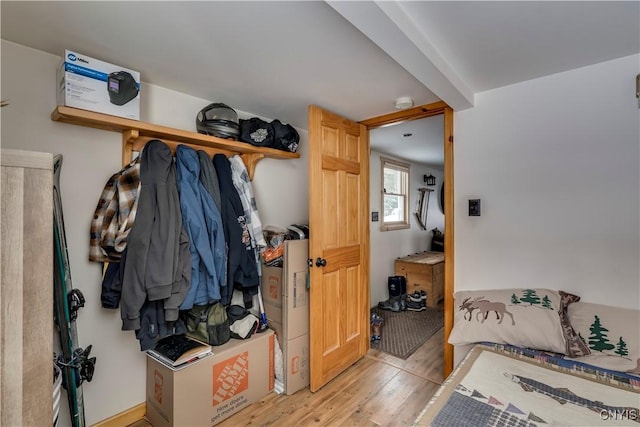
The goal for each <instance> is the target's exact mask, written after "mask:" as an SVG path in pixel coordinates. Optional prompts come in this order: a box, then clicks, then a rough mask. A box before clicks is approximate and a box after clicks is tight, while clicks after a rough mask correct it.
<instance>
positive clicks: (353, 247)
mask: <svg viewBox="0 0 640 427" xmlns="http://www.w3.org/2000/svg"><path fill="white" fill-rule="evenodd" d="M368 135H369V134H368V131H367V128H366V127H365V126H364V125H361V124H359V123H355V122H352V121H350V120H348V119H345V118H343V117H340V116H338V115H336V114H333V113H331V112H329V111H326V110H323V109H321V108H319V107H317V106H313V105H312V106H309V224H310V239H309V240H310V241H309V257H310V258H311V261H312V264H313V266H312V267H311V268H310V274H311V286H310V294H309V296H310V298H309V299H310V315H309V318H310V319H309V320H310V325H309V326H310V356H311V357H310V370H311V375H310V377H311V378H310V382H311V385H310V389H311V391H316V390H318V389H320V388H321V387H322V386H323V385H324V384H326V383H327V382H329V381H330V380H331V379H333V378H335V377H336V376H337V375H338V374H340V373H341V372H342V371H344V370H345V369H346V368H348V367H349V366H351V365H352V364H353V363H355V362H357V361H358V360H359V359H361V358H362V357H363V356H364V355H365V353H366V352H367V350H368V349H369V222H368V212H369V136H368ZM317 261H319V264H322V263H324V264H325V265H324V266H322V265H316V262H317Z"/></svg>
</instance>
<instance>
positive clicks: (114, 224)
mask: <svg viewBox="0 0 640 427" xmlns="http://www.w3.org/2000/svg"><path fill="white" fill-rule="evenodd" d="M139 191H140V156H138V157H137V158H136V159H134V160H133V161H131V163H129V164H128V165H127V166H125V167H124V168H123V169H122V170H120V171H119V172H117V173H115V174H114V175H112V176H111V178H109V180H108V181H107V183H106V185H105V187H104V189H103V190H102V194H101V195H100V200H99V201H98V205H97V207H96V210H95V213H94V215H93V219H92V220H91V231H90V242H89V261H95V262H107V261H116V262H117V261H120V256H121V254H122V251H124V249H125V248H126V245H127V236H128V235H129V231H130V230H131V227H132V226H133V222H134V221H135V218H136V211H137V207H138V193H139Z"/></svg>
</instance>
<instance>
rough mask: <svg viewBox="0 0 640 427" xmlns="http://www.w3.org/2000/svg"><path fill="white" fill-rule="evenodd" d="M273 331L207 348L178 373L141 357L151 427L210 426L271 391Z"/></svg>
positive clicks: (151, 359)
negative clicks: (210, 351)
mask: <svg viewBox="0 0 640 427" xmlns="http://www.w3.org/2000/svg"><path fill="white" fill-rule="evenodd" d="M274 345H275V340H274V333H273V331H270V330H269V331H265V332H263V333H259V334H253V335H252V337H251V338H249V339H247V340H238V339H232V340H230V341H229V342H228V343H226V344H224V345H221V346H216V347H213V353H214V354H213V356H209V357H206V358H204V359H201V360H199V361H197V362H195V363H194V364H193V366H188V367H186V368H184V369H180V370H176V371H174V370H172V369H171V368H169V367H168V366H166V365H165V364H163V363H161V362H159V361H158V360H156V359H154V358H153V357H150V356H148V357H147V398H146V403H147V414H146V417H147V419H148V420H149V422H150V423H151V424H152V425H153V426H154V427H168V426H186V425H188V426H211V425H214V424H217V423H219V422H221V421H222V420H224V419H226V418H228V417H230V416H231V415H233V414H234V413H236V412H238V411H239V410H241V409H242V408H245V407H246V406H248V405H249V404H251V403H253V402H256V401H258V400H260V399H262V398H263V397H264V396H266V395H267V394H269V393H270V392H272V391H273V383H274V352H273V349H274Z"/></svg>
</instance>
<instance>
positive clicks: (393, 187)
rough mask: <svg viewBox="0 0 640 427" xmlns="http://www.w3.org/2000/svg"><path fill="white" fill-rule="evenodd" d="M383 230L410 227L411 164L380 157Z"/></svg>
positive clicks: (381, 227)
mask: <svg viewBox="0 0 640 427" xmlns="http://www.w3.org/2000/svg"><path fill="white" fill-rule="evenodd" d="M380 163H381V168H382V173H381V175H382V186H381V187H382V191H381V193H382V194H381V196H380V199H381V203H382V207H381V209H380V210H381V211H382V224H381V226H380V229H381V230H382V231H388V230H398V229H402V228H409V164H407V163H402V162H398V161H396V160H391V159H386V158H383V157H381V158H380Z"/></svg>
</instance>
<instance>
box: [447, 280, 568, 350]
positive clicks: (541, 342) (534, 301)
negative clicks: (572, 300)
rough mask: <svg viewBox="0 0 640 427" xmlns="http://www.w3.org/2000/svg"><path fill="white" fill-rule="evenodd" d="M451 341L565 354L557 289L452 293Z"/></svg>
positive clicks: (451, 342) (560, 302)
mask: <svg viewBox="0 0 640 427" xmlns="http://www.w3.org/2000/svg"><path fill="white" fill-rule="evenodd" d="M454 301H455V302H454V304H455V305H454V316H453V329H452V331H451V334H450V335H449V343H450V344H453V345H464V344H472V343H476V342H483V341H488V342H494V343H499V344H511V345H515V346H519V347H527V348H534V349H538V350H546V351H552V352H555V353H560V354H565V353H566V351H567V340H566V338H565V336H564V333H563V332H564V330H563V326H562V323H561V319H560V314H559V313H560V311H561V310H562V301H561V297H560V293H559V292H558V291H555V290H550V289H538V288H536V289H521V288H519V289H493V290H482V291H459V292H456V293H455V294H454Z"/></svg>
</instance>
